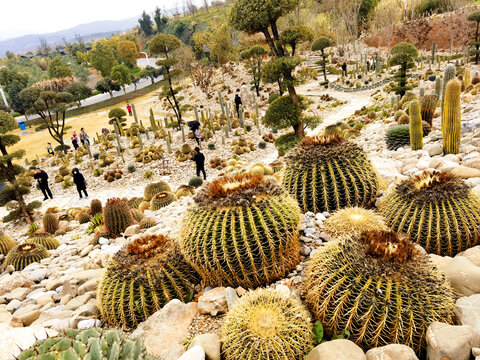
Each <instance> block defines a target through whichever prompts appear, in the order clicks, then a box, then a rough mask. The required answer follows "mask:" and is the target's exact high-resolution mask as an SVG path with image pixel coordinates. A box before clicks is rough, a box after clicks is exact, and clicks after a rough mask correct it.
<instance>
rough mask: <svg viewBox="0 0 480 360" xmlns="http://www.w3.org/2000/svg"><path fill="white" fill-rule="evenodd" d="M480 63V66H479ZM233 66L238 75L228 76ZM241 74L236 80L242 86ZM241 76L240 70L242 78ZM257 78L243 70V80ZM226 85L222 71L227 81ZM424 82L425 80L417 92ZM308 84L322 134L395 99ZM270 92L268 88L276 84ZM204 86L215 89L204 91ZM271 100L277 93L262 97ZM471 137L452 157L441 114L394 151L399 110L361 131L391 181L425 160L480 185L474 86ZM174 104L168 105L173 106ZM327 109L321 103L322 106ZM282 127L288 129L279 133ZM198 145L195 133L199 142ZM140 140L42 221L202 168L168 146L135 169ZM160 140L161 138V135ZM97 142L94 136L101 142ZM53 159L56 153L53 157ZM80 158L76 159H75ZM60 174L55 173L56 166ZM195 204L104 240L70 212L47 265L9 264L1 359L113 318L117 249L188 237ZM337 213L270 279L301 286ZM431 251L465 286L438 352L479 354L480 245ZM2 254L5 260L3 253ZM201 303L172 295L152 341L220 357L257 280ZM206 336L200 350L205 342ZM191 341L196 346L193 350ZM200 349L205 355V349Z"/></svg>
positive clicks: (478, 105)
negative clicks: (110, 302) (228, 323)
mask: <svg viewBox="0 0 480 360" xmlns="http://www.w3.org/2000/svg"><path fill="white" fill-rule="evenodd" d="M472 70H473V71H474V70H478V69H472ZM229 76H230V75H229ZM234 80H235V78H231V79H230V80H227V81H228V82H230V81H231V84H230V85H229V86H231V87H234V84H235V82H234ZM237 80H238V79H237ZM243 81H246V79H245V80H240V84H241V83H242V82H243ZM219 83H220V80H219ZM420 86H421V87H424V88H425V89H426V91H427V93H428V92H431V91H432V84H431V83H429V82H423V81H422V83H421V84H420ZM191 91H192V94H193V93H194V92H195V94H196V95H195V97H196V98H197V99H198V101H199V103H205V102H208V105H209V107H211V108H212V109H214V110H215V108H214V107H215V106H216V111H219V108H218V104H216V103H215V100H214V99H213V100H212V98H210V99H208V98H207V95H205V94H204V95H201V94H200V93H199V90H198V89H191ZM416 91H417V92H418V89H417V90H416ZM300 92H301V93H303V94H305V95H307V96H310V97H311V98H312V99H313V100H314V101H315V105H314V106H312V107H313V108H314V109H317V110H319V109H320V108H321V107H322V110H321V112H322V116H323V118H324V124H322V125H321V126H320V127H319V128H317V129H315V130H313V131H312V132H311V133H312V134H316V133H320V132H321V131H322V130H323V128H324V127H325V126H326V125H330V124H332V123H335V122H337V121H341V120H342V119H344V118H347V117H350V116H352V115H354V113H355V111H356V110H360V109H361V108H362V107H368V106H371V105H374V104H379V103H380V105H381V106H385V107H386V108H388V104H389V100H385V99H388V95H387V94H383V96H382V99H383V100H382V101H380V102H379V101H378V97H376V98H373V97H372V95H374V94H377V91H376V90H371V91H368V92H359V93H355V94H351V93H349V94H345V93H341V92H337V91H332V90H328V89H323V88H320V87H318V85H316V83H314V82H311V83H309V84H308V85H305V86H303V87H300ZM327 93H328V94H329V95H330V96H331V97H332V98H333V99H334V100H333V101H339V102H341V104H340V105H339V106H338V107H329V103H330V104H331V102H324V101H323V100H321V99H320V96H321V95H324V94H327ZM265 94H266V93H265ZM201 96H205V98H201ZM263 97H264V98H265V97H266V95H263ZM462 100H463V101H462V104H463V105H462V130H463V131H462V146H461V148H460V154H457V155H447V156H443V150H442V139H441V138H442V135H441V126H440V118H439V116H438V114H437V117H436V118H435V120H434V128H433V131H432V132H431V133H430V134H429V135H428V136H426V137H425V138H424V144H425V146H424V148H423V149H422V150H419V151H411V149H410V148H409V147H408V146H407V147H405V148H400V149H398V150H397V151H390V150H387V149H386V146H385V141H384V137H385V133H386V131H387V129H388V127H389V126H390V125H391V124H392V123H393V120H392V117H393V114H392V112H391V111H388V115H387V116H385V117H383V118H382V117H381V116H379V117H378V118H377V119H376V120H375V121H372V122H371V123H370V124H368V125H367V126H365V127H364V128H363V129H362V132H361V135H360V137H358V138H356V139H354V141H355V142H356V143H357V144H359V145H360V146H361V147H362V148H363V149H364V150H365V151H366V152H367V153H368V155H369V157H370V159H371V161H372V163H373V165H374V166H375V168H376V169H377V171H378V172H379V174H380V175H381V176H382V178H383V180H384V182H385V191H388V188H389V187H391V186H393V184H394V183H395V182H396V181H398V180H401V179H403V178H405V177H406V176H407V175H410V174H415V173H417V172H419V171H422V170H426V169H437V170H443V171H448V172H452V173H453V174H456V175H458V176H461V177H462V178H464V179H465V181H466V183H467V184H468V185H469V186H471V187H472V188H473V191H474V192H476V193H479V194H480V121H479V120H478V119H479V115H480V110H479V109H480V99H479V98H478V97H475V96H472V95H470V94H465V95H463V97H462ZM265 105H266V104H265V99H263V100H262V104H261V110H260V111H261V113H263V111H264V110H265ZM164 110H165V109H162V110H159V111H164ZM319 111H320V110H319ZM248 123H249V124H251V125H252V130H251V131H250V132H247V133H246V134H243V136H244V137H245V138H246V139H247V140H249V141H251V142H252V143H253V144H255V145H258V142H259V141H260V140H261V136H262V135H263V134H265V133H269V132H270V131H269V130H267V129H265V128H263V127H261V128H260V129H258V128H256V127H255V126H253V121H252V120H248ZM275 136H278V135H275ZM233 138H235V137H234V136H233V135H231V137H230V138H229V139H225V141H226V145H225V146H224V145H223V141H222V133H220V132H217V133H216V134H215V136H214V138H213V139H211V140H209V141H208V142H213V143H215V144H216V145H215V149H213V150H208V148H207V146H206V144H204V146H203V149H204V153H205V155H206V156H207V163H208V161H209V160H210V159H211V158H213V157H216V156H218V157H221V158H224V159H228V158H230V157H231V156H232V155H233V153H232V151H231V148H230V146H229V142H230V141H232V139H233ZM188 141H189V143H190V145H192V146H193V145H194V143H193V141H192V140H188ZM150 142H151V143H153V142H154V141H153V140H147V139H146V138H145V139H144V144H145V145H148V144H149V143H150ZM129 143H130V140H127V139H125V138H124V139H122V146H124V147H125V148H126V149H127V150H126V152H125V153H124V156H125V158H126V161H125V163H123V162H122V161H120V160H119V159H118V158H117V159H116V161H115V163H114V164H112V165H111V166H110V168H120V169H122V170H123V171H124V176H123V178H122V179H120V180H116V181H114V182H113V183H107V182H106V181H105V180H103V176H101V177H98V178H95V177H93V176H90V175H89V176H88V177H87V181H88V189H89V193H90V196H89V198H88V199H84V200H82V201H78V199H77V194H76V191H75V190H74V188H69V189H62V188H61V186H55V187H53V186H52V187H53V190H54V194H55V198H54V199H53V200H49V201H47V202H45V203H44V205H43V206H42V208H41V209H40V211H39V213H38V214H37V215H36V220H37V223H39V221H40V220H41V213H42V212H44V211H45V210H46V209H47V208H51V207H55V206H56V207H59V208H60V209H67V208H69V207H74V206H87V205H88V204H89V202H90V200H91V199H93V198H99V199H100V200H102V202H104V201H106V200H107V199H108V198H110V197H113V196H120V197H128V198H131V197H136V196H138V197H139V196H142V195H143V189H144V187H145V185H146V184H147V183H149V182H152V181H153V180H152V179H150V180H147V179H145V173H146V172H147V171H151V172H153V173H154V175H153V179H162V180H165V181H167V182H168V183H169V184H170V185H171V187H172V189H176V188H177V187H178V186H179V185H182V184H186V183H188V180H189V179H190V178H191V177H192V176H193V175H194V166H193V165H192V164H191V162H189V161H187V162H183V163H179V162H177V161H176V160H175V159H174V157H173V154H168V152H167V151H166V145H165V143H162V145H163V147H164V150H165V152H164V156H165V159H167V160H169V171H168V172H166V171H165V170H164V169H163V167H162V165H161V164H162V162H161V161H157V162H154V163H151V164H141V163H136V171H135V172H133V173H131V174H128V173H127V171H126V167H127V165H129V164H131V163H132V164H133V163H135V162H134V158H133V155H134V153H135V150H132V149H130V148H129V146H128V145H129ZM157 143H158V142H157ZM182 144H183V141H182V139H181V133H180V132H176V133H174V134H173V151H175V150H176V149H178V148H179V147H181V145H182ZM95 151H97V148H96V146H92V152H95ZM277 156H278V154H277V152H276V150H275V147H274V146H273V144H271V143H267V147H266V149H258V148H257V150H255V151H252V152H250V153H247V154H244V155H241V156H240V160H242V161H244V162H245V163H246V164H247V166H248V164H249V163H251V162H255V161H263V162H266V163H270V162H272V161H274V160H276V158H277ZM48 161H51V160H48ZM70 167H73V166H70ZM78 167H79V168H80V170H81V171H82V172H83V173H84V174H86V175H87V174H91V172H92V170H93V168H95V167H96V165H95V164H93V165H92V161H91V160H88V158H87V157H85V160H84V161H83V162H82V163H80V164H78ZM44 168H45V169H46V170H47V171H48V172H50V173H51V175H54V174H55V172H56V171H57V170H58V168H59V165H55V166H51V165H49V163H48V162H47V163H46V164H45V165H44ZM222 171H223V170H217V169H212V168H210V167H207V174H208V177H209V179H211V178H213V177H214V176H217V175H218V174H220V173H221V172H222ZM52 178H53V176H52ZM39 197H40V193H39V192H38V190H34V191H33V193H32V194H31V196H30V197H29V200H34V199H39ZM192 204H193V199H192V198H191V197H183V198H181V199H179V200H178V201H176V202H174V203H172V204H171V205H169V206H167V207H165V208H163V209H161V210H159V211H156V212H151V211H149V210H146V211H145V215H146V216H149V217H153V218H154V219H155V220H156V221H157V223H158V224H157V225H156V226H155V227H152V228H150V229H147V230H140V228H139V226H138V225H133V226H132V227H130V228H128V229H127V230H126V231H125V234H124V236H122V237H119V238H116V239H106V238H100V239H99V241H98V244H94V243H93V242H92V235H88V234H86V229H87V227H88V224H82V225H81V224H79V223H78V221H70V222H61V224H60V227H61V228H62V229H64V230H65V235H61V236H58V240H59V241H60V243H61V245H60V247H59V248H57V249H56V250H53V251H51V252H50V253H51V256H50V257H49V258H47V259H44V260H42V261H41V262H40V263H34V264H31V265H29V266H28V267H27V268H25V269H24V270H23V271H13V269H12V268H8V267H7V268H6V269H5V271H4V272H3V273H1V274H0V334H2V336H0V359H9V360H10V359H12V358H13V357H14V356H17V355H18V354H19V352H20V349H24V348H26V347H28V346H30V345H31V344H32V343H33V342H34V341H35V339H40V338H44V337H45V336H47V335H53V334H57V333H61V332H63V331H64V330H65V329H68V328H78V329H86V328H90V327H93V326H102V325H103V324H102V322H101V319H100V317H99V312H98V309H97V305H96V286H97V283H98V281H99V278H100V277H101V275H102V273H103V271H104V269H105V267H106V266H107V264H108V262H109V260H110V259H111V257H112V255H113V254H115V253H116V252H117V251H118V250H119V249H120V248H121V247H122V246H123V245H125V244H126V243H128V242H129V241H131V240H132V239H135V238H136V237H138V236H141V235H144V234H155V233H162V234H165V235H169V236H170V237H172V238H178V231H179V228H180V224H181V221H182V216H183V214H184V213H185V211H186V209H187V208H188V207H190V206H191V205H192ZM329 216H330V214H328V213H318V214H314V213H306V214H304V215H303V218H302V224H301V236H300V241H301V248H300V258H301V261H300V263H299V264H298V265H297V267H296V269H295V270H293V271H292V272H291V273H290V274H288V276H287V277H286V278H285V279H281V280H279V281H277V282H276V283H275V284H271V286H270V287H272V288H275V289H276V291H278V292H281V293H282V294H285V296H302V295H303V289H304V286H303V281H304V279H305V269H306V266H307V265H308V262H309V260H310V259H311V258H312V257H313V256H314V254H315V252H317V251H318V249H319V248H321V247H322V246H324V244H326V243H328V242H329V241H331V238H330V236H329V235H328V234H327V233H326V232H325V231H324V221H325V220H326V218H328V217H329ZM2 228H3V230H4V231H5V232H6V233H8V234H10V235H11V236H12V237H14V238H15V240H16V241H17V242H22V241H24V240H25V239H26V238H27V237H26V236H25V232H26V229H27V226H26V224H24V223H12V224H2ZM430 257H431V259H432V261H433V262H434V263H435V264H437V266H438V267H439V268H440V269H441V270H442V271H444V273H445V275H446V277H447V279H448V280H449V281H450V282H451V284H452V287H453V288H454V290H455V291H456V292H457V294H458V300H457V315H458V318H459V321H460V325H459V326H450V325H446V324H440V323H436V324H433V325H432V326H431V327H430V329H429V331H428V333H427V338H428V344H429V349H428V352H429V359H432V360H442V359H443V360H444V359H451V360H457V359H468V358H469V357H470V354H471V353H472V354H473V355H474V356H479V357H477V359H480V349H478V348H480V246H477V247H474V248H471V249H469V250H467V251H465V252H464V253H462V254H459V255H457V256H455V257H454V258H450V257H440V256H435V255H431V256H430ZM0 260H3V259H0ZM197 290H198V294H197V296H196V297H195V301H193V302H190V303H188V304H184V303H182V302H180V301H178V300H173V301H172V302H170V303H169V304H167V305H166V306H165V307H164V308H162V310H160V311H159V312H157V313H155V314H154V315H152V316H151V317H150V318H149V319H148V320H147V321H145V322H144V323H142V324H141V325H140V326H139V327H138V328H137V329H136V330H135V331H134V332H133V335H134V336H139V337H141V338H142V339H143V341H144V343H145V346H146V347H147V349H148V351H149V352H150V353H151V354H152V355H155V356H158V357H159V358H161V359H164V360H176V359H178V358H179V357H180V356H182V354H183V357H182V359H204V358H205V353H206V358H207V359H211V360H219V359H220V342H219V334H220V326H221V324H222V321H223V315H224V314H225V313H226V312H228V310H229V308H231V306H232V305H233V304H234V303H235V301H236V300H237V299H238V297H241V296H242V295H243V294H244V293H245V292H246V290H245V289H242V288H237V289H232V288H214V289H210V288H203V287H201V286H200V287H198V289H197ZM197 345H199V346H200V350H199V347H198V346H197ZM187 349H190V350H188V351H187V353H185V351H186V350H187ZM198 354H199V355H198ZM333 358H339V359H352V360H356V359H369V360H370V359H371V360H373V359H417V357H416V356H415V354H414V353H413V351H412V350H411V349H409V348H407V347H405V346H403V345H389V346H387V347H384V348H378V349H372V350H370V351H368V352H367V353H366V354H365V353H364V352H363V350H361V349H360V348H358V347H357V346H356V345H355V344H353V343H352V342H349V341H348V340H335V341H332V342H327V343H324V344H322V345H320V346H318V347H317V348H316V349H315V350H314V351H313V352H312V353H311V354H310V355H309V356H308V357H307V359H308V360H316V359H333Z"/></svg>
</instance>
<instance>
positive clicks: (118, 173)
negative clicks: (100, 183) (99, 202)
mask: <svg viewBox="0 0 480 360" xmlns="http://www.w3.org/2000/svg"><path fill="white" fill-rule="evenodd" d="M122 176H123V171H122V170H120V169H115V170H109V171H107V172H106V173H104V174H103V180H106V181H108V182H113V181H115V180H120V179H121V178H122Z"/></svg>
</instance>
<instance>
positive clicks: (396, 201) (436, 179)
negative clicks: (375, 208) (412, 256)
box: [379, 172, 480, 256]
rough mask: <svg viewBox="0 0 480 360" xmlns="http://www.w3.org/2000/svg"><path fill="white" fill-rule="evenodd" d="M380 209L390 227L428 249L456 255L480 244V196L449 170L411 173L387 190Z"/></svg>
mask: <svg viewBox="0 0 480 360" xmlns="http://www.w3.org/2000/svg"><path fill="white" fill-rule="evenodd" d="M379 211H380V212H381V214H382V215H383V216H384V217H385V220H386V223H387V225H388V226H389V227H390V228H392V229H393V230H395V231H398V232H402V233H405V234H406V235H407V236H408V238H409V239H410V240H411V241H413V242H415V243H417V244H419V245H421V246H422V247H423V248H425V250H426V251H427V252H428V253H435V254H437V255H442V256H455V255H456V254H458V253H459V252H461V251H464V250H466V249H468V248H470V247H473V246H476V245H479V244H480V199H479V198H478V197H477V196H476V195H475V194H473V193H472V192H471V190H470V188H469V187H468V185H466V184H465V183H464V182H463V181H462V180H461V179H459V178H456V177H455V176H453V175H451V174H449V173H440V172H424V173H422V174H421V175H416V176H411V177H409V178H408V179H406V180H404V181H402V182H401V183H399V184H398V185H397V186H396V187H395V188H394V190H393V191H392V192H391V193H389V194H387V196H386V197H385V199H384V200H383V201H382V202H381V203H380V206H379Z"/></svg>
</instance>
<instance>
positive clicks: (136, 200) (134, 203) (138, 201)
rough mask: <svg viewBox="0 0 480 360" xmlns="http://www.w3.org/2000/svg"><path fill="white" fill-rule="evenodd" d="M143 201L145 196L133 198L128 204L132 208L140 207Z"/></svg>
mask: <svg viewBox="0 0 480 360" xmlns="http://www.w3.org/2000/svg"><path fill="white" fill-rule="evenodd" d="M142 201H143V198H141V197H134V198H131V199H129V200H128V206H130V208H131V209H138V207H139V206H140V204H141V203H142Z"/></svg>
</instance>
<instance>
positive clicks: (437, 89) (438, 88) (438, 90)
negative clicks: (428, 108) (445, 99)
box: [435, 76, 443, 99]
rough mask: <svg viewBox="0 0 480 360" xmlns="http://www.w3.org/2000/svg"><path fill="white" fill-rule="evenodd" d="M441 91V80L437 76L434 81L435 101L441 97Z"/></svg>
mask: <svg viewBox="0 0 480 360" xmlns="http://www.w3.org/2000/svg"><path fill="white" fill-rule="evenodd" d="M442 89H443V81H442V78H440V77H439V76H437V78H436V79H435V96H436V97H437V99H440V96H442V95H443V93H442Z"/></svg>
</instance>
